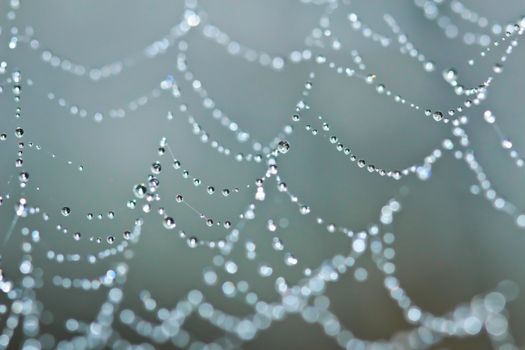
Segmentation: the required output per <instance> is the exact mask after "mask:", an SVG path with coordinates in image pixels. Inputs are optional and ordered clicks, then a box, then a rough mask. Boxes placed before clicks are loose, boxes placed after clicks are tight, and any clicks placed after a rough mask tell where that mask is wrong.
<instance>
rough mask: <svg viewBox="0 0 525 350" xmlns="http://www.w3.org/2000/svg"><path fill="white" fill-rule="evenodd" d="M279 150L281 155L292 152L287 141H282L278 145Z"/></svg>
mask: <svg viewBox="0 0 525 350" xmlns="http://www.w3.org/2000/svg"><path fill="white" fill-rule="evenodd" d="M277 150H278V151H279V153H281V154H285V153H287V152H288V151H289V150H290V144H289V143H288V141H286V140H281V141H279V144H278V145H277Z"/></svg>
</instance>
